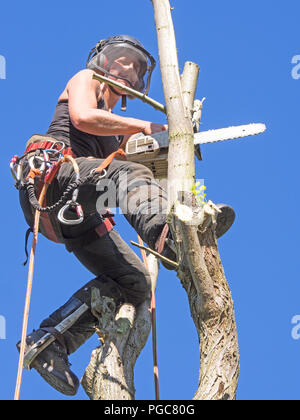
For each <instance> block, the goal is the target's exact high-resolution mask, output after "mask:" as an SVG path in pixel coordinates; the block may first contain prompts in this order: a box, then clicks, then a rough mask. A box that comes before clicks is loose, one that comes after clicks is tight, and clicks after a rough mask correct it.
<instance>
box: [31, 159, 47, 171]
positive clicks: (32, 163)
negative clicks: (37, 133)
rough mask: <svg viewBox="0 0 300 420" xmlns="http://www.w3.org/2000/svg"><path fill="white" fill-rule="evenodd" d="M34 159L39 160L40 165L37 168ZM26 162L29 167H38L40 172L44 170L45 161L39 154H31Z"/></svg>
mask: <svg viewBox="0 0 300 420" xmlns="http://www.w3.org/2000/svg"><path fill="white" fill-rule="evenodd" d="M34 160H39V161H41V165H40V166H39V167H38V168H37V167H36V166H35V164H34ZM28 164H29V167H30V169H38V170H39V171H41V172H43V171H44V170H45V167H46V163H45V161H44V159H43V158H42V157H40V156H32V157H31V158H29V159H28Z"/></svg>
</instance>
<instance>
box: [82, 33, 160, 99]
mask: <svg viewBox="0 0 300 420" xmlns="http://www.w3.org/2000/svg"><path fill="white" fill-rule="evenodd" d="M123 56H124V57H129V58H130V59H131V60H132V61H134V62H136V63H137V64H138V80H137V82H136V83H135V84H134V85H133V84H132V83H131V82H130V81H129V80H127V79H125V78H124V77H121V76H118V79H123V80H126V81H127V82H128V83H129V84H130V86H131V87H132V88H133V89H135V90H138V91H139V92H142V93H144V94H145V95H147V93H148V91H149V87H150V80H151V75H152V72H153V70H154V68H155V65H156V61H155V59H154V58H153V57H152V55H151V54H150V53H149V52H148V51H147V50H146V49H145V48H144V46H143V45H142V44H141V43H140V42H139V41H138V40H137V39H135V38H133V37H131V36H129V35H117V36H113V37H110V38H108V39H104V40H101V41H99V42H98V43H97V45H96V46H95V47H94V48H93V49H92V50H91V51H90V54H89V56H88V59H87V62H86V67H87V68H88V69H91V70H94V71H98V72H101V73H104V74H105V75H107V76H114V75H113V74H111V73H110V68H111V65H112V64H113V62H114V61H115V60H116V59H118V58H120V57H123ZM129 97H130V96H129Z"/></svg>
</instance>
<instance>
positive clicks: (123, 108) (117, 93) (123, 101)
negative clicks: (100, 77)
mask: <svg viewBox="0 0 300 420" xmlns="http://www.w3.org/2000/svg"><path fill="white" fill-rule="evenodd" d="M108 87H109V89H110V90H111V91H112V92H113V93H114V94H115V95H118V96H122V104H121V111H124V112H126V111H127V96H126V95H120V93H119V92H117V91H116V90H115V88H114V87H113V86H108Z"/></svg>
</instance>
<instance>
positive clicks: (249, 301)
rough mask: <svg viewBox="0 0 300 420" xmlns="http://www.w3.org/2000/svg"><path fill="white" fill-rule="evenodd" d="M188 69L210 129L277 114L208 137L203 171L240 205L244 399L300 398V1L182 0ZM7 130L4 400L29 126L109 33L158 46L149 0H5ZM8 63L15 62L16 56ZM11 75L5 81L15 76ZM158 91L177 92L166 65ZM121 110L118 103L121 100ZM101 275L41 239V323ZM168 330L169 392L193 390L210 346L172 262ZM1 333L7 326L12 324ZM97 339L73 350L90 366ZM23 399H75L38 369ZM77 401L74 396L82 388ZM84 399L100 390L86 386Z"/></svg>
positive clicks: (2, 45) (176, 0) (16, 309)
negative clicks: (238, 135) (196, 72)
mask: <svg viewBox="0 0 300 420" xmlns="http://www.w3.org/2000/svg"><path fill="white" fill-rule="evenodd" d="M171 4H172V6H174V11H173V19H174V25H175V31H176V37H177V47H178V56H179V65H180V69H181V70H182V69H183V66H184V63H185V61H187V60H190V61H194V62H196V63H198V64H199V65H200V67H201V72H200V78H199V85H198V89H197V98H200V99H201V98H202V97H206V98H207V100H206V102H205V106H204V111H203V119H202V126H201V129H202V130H206V129H211V128H221V127H226V126H229V125H238V124H246V123H251V122H264V123H265V124H266V125H267V128H268V130H267V132H266V133H265V134H263V135H260V136H258V137H255V138H249V139H247V140H244V141H235V142H224V143H218V144H214V145H206V146H204V147H203V148H202V153H203V158H204V160H203V161H202V162H197V163H196V175H197V178H199V179H200V178H204V180H205V184H206V186H207V195H208V198H209V199H212V200H213V201H214V202H216V203H220V202H225V203H228V204H231V205H232V206H233V207H234V208H235V211H236V213H237V218H236V222H235V224H234V226H233V227H232V229H231V230H230V232H229V233H228V234H226V236H224V237H223V238H221V239H220V241H219V250H220V254H221V258H222V262H223V266H224V269H225V273H226V276H227V280H228V282H229V284H230V287H231V290H232V294H233V299H234V302H235V310H236V320H237V326H238V332H239V344H240V362H241V372H240V381H239V387H238V394H237V396H238V398H239V399H299V398H300V387H299V381H300V379H299V378H300V364H299V350H300V340H295V339H293V338H292V328H293V325H292V318H293V317H294V316H295V315H298V314H300V301H299V295H300V285H299V242H298V234H299V223H298V221H299V219H298V214H297V213H298V211H299V192H298V191H299V186H298V179H299V174H298V170H299V153H300V146H299V128H300V127H299V98H300V78H299V80H298V79H297V77H296V78H295V77H294V78H293V77H292V70H293V68H294V72H293V75H294V76H295V75H296V76H298V74H299V77H300V70H299V72H298V69H297V68H295V66H296V63H297V60H296V59H294V64H292V60H293V57H296V56H297V55H300V45H299V31H298V28H299V19H298V17H299V12H300V4H299V2H298V1H296V0H290V1H288V2H282V1H275V2H274V1H271V0H265V1H264V2H261V1H258V0H252V1H251V2H250V1H248V0H246V1H244V2H240V1H237V0H228V1H227V2H222V1H221V0H212V1H210V2H204V1H201V0H187V1H183V0H173V1H172V2H171ZM0 20H1V23H0V40H1V42H0V56H1V57H2V58H1V59H0V67H1V64H2V68H1V69H0V137H1V141H2V153H1V156H0V160H1V180H2V197H3V198H2V212H1V214H2V223H1V226H2V238H3V239H2V243H1V262H2V264H1V265H2V270H1V273H2V276H1V293H0V316H1V319H2V320H3V319H5V321H6V339H0V354H1V357H0V399H12V398H13V394H14V387H15V380H16V373H17V363H18V353H17V351H16V349H15V343H16V342H17V341H18V340H19V337H20V333H21V323H22V316H23V307H24V299H25V289H26V279H27V269H24V267H23V266H22V262H23V261H24V245H23V244H24V233H25V230H26V228H27V227H26V224H25V221H24V219H23V215H22V213H21V210H20V208H19V204H18V195H17V191H16V190H15V189H14V187H13V180H12V178H11V176H10V172H9V167H8V163H9V161H10V158H11V157H12V156H13V155H14V154H19V155H21V154H22V153H23V151H24V146H25V143H26V141H27V140H28V138H29V137H30V136H31V135H32V134H34V133H45V132H46V130H47V128H48V125H49V122H50V120H51V118H52V114H53V111H54V108H55V104H56V101H57V98H58V95H59V94H60V93H61V91H62V90H63V88H64V86H65V84H66V82H67V81H68V79H69V78H70V77H72V75H73V74H75V73H76V72H77V71H79V70H81V69H82V68H84V66H85V61H86V58H87V55H88V53H89V51H90V49H91V48H92V47H93V46H94V45H95V43H96V42H97V41H98V40H100V39H103V38H106V37H108V36H110V35H115V34H122V33H127V34H130V35H132V36H135V37H136V38H138V39H139V40H140V41H141V42H142V43H143V44H144V45H145V47H146V48H147V49H149V51H151V53H152V54H153V55H154V56H155V57H158V52H157V40H156V31H155V26H154V19H153V9H152V5H151V2H150V1H149V0H130V2H124V1H120V0H115V1H114V2H113V3H109V2H99V1H94V0H91V1H90V2H88V3H86V2H81V1H73V2H70V1H64V2H61V1H57V0H53V1H52V2H51V3H49V2H43V3H42V2H39V1H33V0H28V1H27V2H21V1H18V2H16V1H11V2H2V5H1V17H0ZM4 62H5V63H6V68H5V72H4V71H3V70H4V69H3V63H4ZM4 73H5V76H6V78H5V79H4V78H3V76H4ZM150 95H151V96H152V97H153V98H155V99H157V100H158V101H160V102H164V99H163V92H162V86H161V79H160V72H159V68H157V69H156V71H155V73H154V76H153V79H152V86H151V89H150ZM116 112H120V111H119V107H117V108H116ZM127 115H128V116H132V117H138V118H142V119H148V120H149V121H154V122H160V123H165V117H164V115H162V114H160V113H159V112H158V111H155V110H153V109H152V108H151V107H149V106H147V105H146V104H143V103H140V102H139V101H137V100H136V101H130V102H129V106H128V111H127ZM117 223H118V224H117V230H118V231H119V232H120V233H121V235H122V236H123V238H124V239H125V240H127V241H128V242H129V240H130V239H132V240H135V239H136V234H135V232H134V230H133V229H132V228H131V227H130V226H129V225H128V223H127V222H126V220H125V219H124V218H123V216H122V215H119V216H118V217H117ZM92 277H93V276H92V275H90V274H89V273H88V272H87V270H86V269H84V268H83V267H81V265H80V264H79V262H77V261H76V260H75V258H74V257H73V256H72V255H71V254H69V253H67V252H66V251H65V249H64V247H63V246H60V245H55V244H53V243H50V242H49V241H47V240H46V239H44V238H43V237H41V236H40V237H39V243H38V250H37V262H36V267H35V276H34V283H33V294H32V301H31V308H30V318H29V330H32V329H33V328H37V327H38V325H39V323H40V321H41V320H42V319H44V317H46V316H47V315H49V314H50V313H51V312H52V311H53V310H55V309H56V308H57V307H59V306H60V305H61V304H63V303H64V302H65V301H66V300H67V299H68V298H69V296H71V295H72V294H73V293H74V292H75V291H76V290H77V289H79V288H80V287H81V286H82V285H84V284H85V283H86V282H87V281H89V280H90V279H91V278H92ZM156 298H157V328H158V358H159V359H158V360H159V374H160V389H161V398H162V399H175V400H176V399H191V398H192V397H193V395H194V392H195V390H196V388H197V381H198V369H199V350H198V339H197V335H196V330H195V327H194V324H193V322H192V319H191V316H190V312H189V307H188V303H187V297H186V294H185V292H184V290H183V288H182V286H181V285H180V281H179V279H178V278H177V277H176V275H175V274H174V273H173V272H168V271H166V270H165V269H163V268H162V269H161V272H160V275H159V281H158V287H157V294H156ZM0 337H1V331H0ZM96 345H97V340H96V338H92V339H91V340H90V341H89V342H87V343H86V344H85V345H84V346H83V347H82V348H81V349H80V350H79V351H78V352H77V353H75V354H74V355H72V356H71V362H72V365H73V370H74V371H75V372H76V373H77V375H78V376H79V377H81V376H82V374H83V372H84V369H85V367H86V366H87V364H88V362H89V358H90V353H91V351H92V349H93V348H94V347H95V346H96ZM135 386H136V390H137V391H136V398H137V399H139V400H141V399H144V400H151V399H153V398H154V384H153V374H152V348H151V337H150V338H149V341H148V344H147V346H146V348H145V349H144V351H143V353H142V354H141V356H140V358H139V360H138V362H137V364H136V370H135ZM21 398H22V399H35V400H59V399H68V397H65V396H63V395H61V394H59V393H58V392H56V391H55V390H53V389H52V388H50V387H49V386H48V385H47V384H46V383H45V382H44V381H43V380H42V379H41V378H40V376H39V375H38V374H37V373H36V372H34V371H31V372H24V376H23V385H22V390H21ZM70 399H72V398H70ZM73 399H83V400H84V399H87V397H86V395H85V393H84V391H83V390H82V389H80V390H79V392H78V394H77V396H76V397H74V398H73Z"/></svg>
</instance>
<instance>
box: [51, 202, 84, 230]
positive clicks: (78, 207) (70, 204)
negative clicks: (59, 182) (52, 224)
mask: <svg viewBox="0 0 300 420" xmlns="http://www.w3.org/2000/svg"><path fill="white" fill-rule="evenodd" d="M70 207H75V209H76V213H77V216H78V219H66V218H65V216H64V213H65V211H67V210H69V208H70ZM57 218H58V220H59V221H60V222H61V223H62V224H64V225H70V226H72V225H79V224H80V223H82V221H83V218H84V214H83V210H82V207H81V205H80V204H78V203H77V202H74V201H73V200H69V201H68V202H67V203H66V205H65V206H63V207H62V208H61V209H60V211H59V213H58V215H57Z"/></svg>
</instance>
